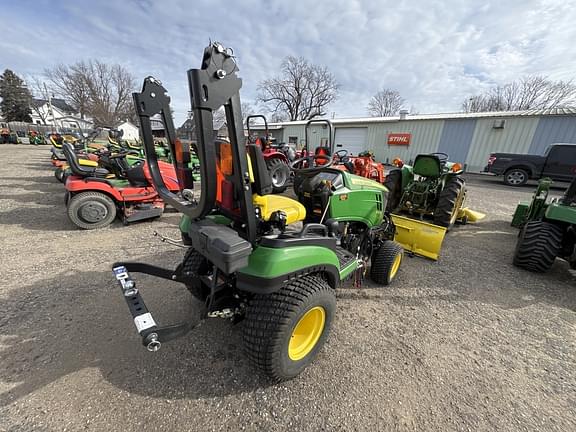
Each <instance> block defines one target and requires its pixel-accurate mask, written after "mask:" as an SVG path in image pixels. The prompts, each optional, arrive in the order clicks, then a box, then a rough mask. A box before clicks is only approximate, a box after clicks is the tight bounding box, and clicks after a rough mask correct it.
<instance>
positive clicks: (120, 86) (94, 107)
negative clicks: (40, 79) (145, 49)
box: [46, 60, 136, 126]
mask: <svg viewBox="0 0 576 432" xmlns="http://www.w3.org/2000/svg"><path fill="white" fill-rule="evenodd" d="M46 76H47V77H48V79H49V80H50V82H51V84H52V88H53V89H54V91H55V92H56V93H57V94H59V95H60V96H61V97H62V98H63V99H65V100H66V101H67V102H68V103H69V104H70V105H72V106H74V107H75V108H76V109H77V110H78V112H79V113H80V116H81V117H84V116H85V115H88V116H90V117H92V118H93V119H94V123H95V125H96V126H112V125H114V124H115V123H117V122H119V121H121V120H125V119H126V118H133V117H134V109H133V106H132V98H131V93H132V92H133V91H134V89H135V87H136V83H135V80H134V77H133V76H132V74H131V73H130V72H128V70H126V69H125V68H124V67H122V66H121V65H117V64H115V65H109V64H106V63H103V62H101V61H99V60H89V61H81V62H78V63H76V64H73V65H71V66H67V65H58V66H56V67H54V68H53V69H48V70H46Z"/></svg>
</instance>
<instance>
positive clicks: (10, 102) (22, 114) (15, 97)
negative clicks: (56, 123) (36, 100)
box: [0, 69, 32, 122]
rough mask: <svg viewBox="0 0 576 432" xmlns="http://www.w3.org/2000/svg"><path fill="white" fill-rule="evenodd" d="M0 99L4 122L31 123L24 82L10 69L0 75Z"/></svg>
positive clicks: (28, 98) (26, 89)
mask: <svg viewBox="0 0 576 432" xmlns="http://www.w3.org/2000/svg"><path fill="white" fill-rule="evenodd" d="M0 98H2V101H1V102H0V111H2V116H3V117H4V120H5V121H22V122H31V121H32V118H31V117H30V114H32V110H31V109H30V103H31V101H32V96H31V95H30V91H29V90H28V87H26V84H25V83H24V81H23V80H22V79H21V78H20V77H19V76H18V75H16V74H15V73H14V72H12V71H11V70H10V69H6V70H5V71H4V73H3V74H2V75H0Z"/></svg>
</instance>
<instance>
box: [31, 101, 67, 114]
mask: <svg viewBox="0 0 576 432" xmlns="http://www.w3.org/2000/svg"><path fill="white" fill-rule="evenodd" d="M51 102H52V106H53V107H56V108H58V109H59V110H60V111H63V112H65V113H69V114H72V113H75V112H76V110H75V109H74V108H72V107H71V106H70V105H68V103H67V102H66V101H65V100H64V99H59V98H52V101H51ZM47 103H48V101H47V100H46V99H37V98H34V99H32V104H33V105H34V106H37V107H40V106H42V105H45V104H47Z"/></svg>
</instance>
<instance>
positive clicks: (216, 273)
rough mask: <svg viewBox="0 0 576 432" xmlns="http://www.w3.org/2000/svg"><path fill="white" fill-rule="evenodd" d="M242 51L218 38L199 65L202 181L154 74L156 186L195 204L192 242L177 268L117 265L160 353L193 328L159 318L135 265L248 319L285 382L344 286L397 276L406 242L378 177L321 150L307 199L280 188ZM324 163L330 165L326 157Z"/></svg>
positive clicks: (268, 364)
mask: <svg viewBox="0 0 576 432" xmlns="http://www.w3.org/2000/svg"><path fill="white" fill-rule="evenodd" d="M237 71H238V68H237V66H236V63H235V60H234V57H233V56H232V51H231V50H228V49H226V48H224V47H223V46H222V45H221V44H219V43H213V44H211V45H210V46H208V47H207V48H206V49H205V51H204V57H203V61H202V67H201V68H200V69H191V70H189V71H188V82H189V84H190V94H191V99H192V111H193V113H194V117H193V118H194V121H195V125H196V131H197V139H198V141H197V146H196V150H197V154H198V158H199V161H200V173H201V181H200V184H199V185H198V184H197V183H196V182H194V181H193V177H192V170H191V169H190V168H189V162H190V150H189V147H187V146H184V145H182V144H181V143H180V142H179V141H178V140H176V138H175V131H174V125H173V123H172V117H171V110H170V105H169V101H170V99H169V97H168V96H167V95H166V90H165V89H164V87H162V85H161V84H160V82H159V81H157V80H155V79H154V78H151V77H149V78H147V79H146V80H145V81H144V86H143V89H142V92H140V93H135V94H134V103H135V107H136V110H137V113H138V116H139V119H140V125H141V129H140V130H141V133H142V136H143V141H144V145H145V147H146V156H147V161H148V165H149V167H150V172H151V176H152V178H153V180H154V184H155V186H156V188H157V190H158V192H159V194H160V195H161V196H162V198H163V199H164V200H165V201H166V202H167V203H169V204H170V205H172V206H173V207H174V208H176V209H177V210H179V211H180V212H182V213H183V217H182V220H181V223H180V228H181V231H182V239H183V243H184V244H185V245H186V246H187V247H188V250H187V252H186V253H185V256H184V259H183V261H182V262H181V263H180V264H179V265H178V266H176V268H175V269H174V270H170V269H164V268H160V267H156V266H152V265H148V264H144V263H116V264H114V265H113V272H114V274H115V276H116V279H117V280H118V281H119V284H120V286H121V290H122V294H123V296H124V298H125V300H126V302H127V304H128V307H129V310H130V312H131V314H132V317H133V319H134V323H135V324H136V328H137V330H138V332H139V334H140V336H141V337H142V342H143V344H144V345H145V346H146V347H147V348H148V349H149V350H150V351H156V350H157V349H159V348H160V346H161V344H162V343H164V342H166V341H169V340H171V339H175V338H177V337H179V336H182V335H184V334H185V333H186V332H188V331H189V330H190V329H191V328H192V325H191V323H190V322H183V323H180V324H175V325H171V326H165V327H161V326H159V325H158V324H157V323H156V322H155V321H154V318H153V317H152V315H151V313H150V312H149V311H148V309H147V307H146V305H145V303H144V301H143V300H142V297H141V296H140V293H139V291H138V289H137V287H136V282H135V281H134V279H133V278H132V276H131V274H132V273H137V272H139V273H147V274H149V275H153V276H157V277H160V278H164V279H168V280H171V281H176V282H181V283H183V284H185V286H186V287H187V288H188V290H189V291H190V293H191V294H192V296H193V297H194V298H196V299H197V300H199V301H200V302H201V304H202V305H203V318H226V319H230V320H233V321H243V339H244V345H245V350H246V353H247V356H248V357H249V359H250V360H252V362H253V363H254V364H255V365H256V366H257V367H258V368H260V369H261V370H262V371H263V372H265V373H266V374H268V375H269V376H271V377H272V378H274V379H276V380H283V379H289V378H292V377H294V376H296V375H298V374H299V373H300V372H301V371H302V370H303V369H304V368H305V367H306V366H307V365H308V364H310V363H311V362H312V361H313V360H314V358H315V357H316V356H317V354H318V353H319V351H320V350H321V348H322V346H323V344H324V343H325V341H326V339H327V337H328V334H329V331H330V328H331V326H332V324H333V322H334V316H335V313H336V295H335V288H336V287H338V286H339V285H340V283H341V282H342V281H343V280H345V279H348V278H356V280H357V281H359V280H360V279H361V278H362V276H363V275H364V273H365V272H366V270H367V268H368V264H369V263H370V262H371V266H370V275H371V277H372V279H374V280H375V281H376V282H378V283H380V284H382V285H385V284H388V283H390V282H391V281H392V280H393V279H394V278H395V277H396V275H397V273H398V270H399V268H400V265H401V263H402V258H403V250H402V247H401V246H400V245H399V244H398V243H396V242H394V241H393V240H392V238H393V236H394V224H393V223H392V221H391V220H390V218H389V217H388V216H387V214H386V213H385V208H386V198H387V197H386V190H385V188H384V187H383V186H382V185H380V184H378V183H376V182H373V181H370V180H368V179H365V178H361V177H357V176H354V175H350V174H348V173H346V172H343V171H341V170H338V169H334V168H332V167H331V164H330V163H325V164H324V165H322V166H314V165H316V164H315V163H314V162H315V161H314V158H316V156H311V157H310V158H311V159H310V160H309V161H308V163H306V164H303V163H301V164H300V165H305V166H306V168H303V169H302V170H301V171H299V172H297V173H296V174H297V175H302V176H303V180H302V184H301V191H302V193H301V195H300V196H299V199H300V200H301V201H296V200H294V199H291V198H288V197H286V196H282V195H274V194H272V188H273V184H272V180H271V178H270V174H269V171H268V170H267V167H266V162H265V160H264V157H263V155H262V151H261V149H260V147H258V146H256V145H253V144H250V145H246V144H245V137H244V133H243V125H242V114H241V109H240V106H241V103H240V96H239V90H240V87H241V80H240V78H239V77H238V76H237ZM221 106H224V109H225V113H226V118H227V125H228V132H229V141H225V140H218V139H214V136H213V130H212V128H213V126H212V124H213V123H212V121H213V113H214V112H215V111H217V110H218V109H219V108H220V107H221ZM154 115H160V116H161V118H162V120H163V123H164V126H165V130H166V136H167V138H168V143H169V145H170V150H171V152H172V154H173V155H175V160H174V165H175V167H176V172H177V175H178V182H179V185H180V188H181V191H180V193H179V194H173V193H171V192H169V191H168V189H167V188H166V186H165V185H164V182H163V180H162V177H161V175H160V172H159V168H158V161H157V156H156V153H155V152H154V151H153V146H154V140H153V136H152V129H151V123H150V118H151V117H152V116H154ZM324 162H326V161H325V160H324Z"/></svg>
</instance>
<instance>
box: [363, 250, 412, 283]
mask: <svg viewBox="0 0 576 432" xmlns="http://www.w3.org/2000/svg"><path fill="white" fill-rule="evenodd" d="M403 258H404V249H403V248H402V246H400V245H399V244H398V243H396V242H395V241H392V240H386V241H385V242H384V243H382V245H381V246H380V247H379V248H378V249H376V250H375V251H374V253H373V254H372V262H371V265H370V279H372V280H373V281H374V282H376V283H378V284H381V285H384V286H387V285H390V283H391V282H392V281H393V280H394V278H395V277H396V275H397V274H398V270H399V269H400V265H401V264H402V259H403Z"/></svg>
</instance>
